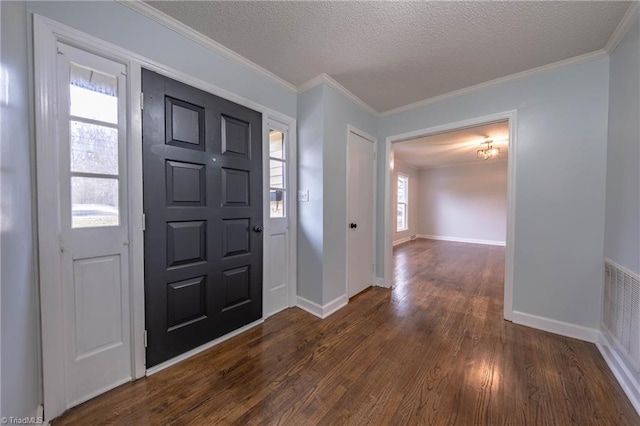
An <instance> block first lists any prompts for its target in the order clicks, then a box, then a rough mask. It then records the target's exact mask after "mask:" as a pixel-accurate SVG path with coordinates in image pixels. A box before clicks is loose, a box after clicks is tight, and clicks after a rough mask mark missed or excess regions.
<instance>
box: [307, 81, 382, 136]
mask: <svg viewBox="0 0 640 426" xmlns="http://www.w3.org/2000/svg"><path fill="white" fill-rule="evenodd" d="M323 83H324V84H326V85H327V86H329V87H331V88H332V89H334V90H336V91H337V92H338V93H340V94H341V95H342V96H344V97H345V98H347V99H349V100H350V101H351V102H353V103H355V104H356V105H358V106H359V107H360V108H362V109H363V110H365V111H367V112H368V113H369V114H372V115H374V116H376V117H378V116H379V115H380V114H379V113H378V111H376V110H375V109H373V108H372V107H371V106H370V105H369V104H368V103H366V102H365V101H363V100H362V99H360V98H359V97H357V96H356V95H354V94H353V93H352V92H351V91H349V89H347V88H346V87H344V86H343V85H342V84H340V83H338V82H337V81H335V80H334V79H333V78H331V77H330V76H329V75H328V74H325V73H322V74H319V75H317V76H315V77H313V78H312V79H311V80H309V81H307V82H306V83H303V84H301V85H300V86H298V94H300V93H303V92H306V91H307V90H309V89H313V88H314V87H316V86H319V85H320V84H323ZM365 139H370V138H365Z"/></svg>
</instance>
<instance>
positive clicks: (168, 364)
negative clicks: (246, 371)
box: [147, 318, 264, 376]
mask: <svg viewBox="0 0 640 426" xmlns="http://www.w3.org/2000/svg"><path fill="white" fill-rule="evenodd" d="M263 322H264V319H263V318H260V319H259V320H258V321H254V322H252V323H249V324H247V325H245V326H244V327H240V328H239V329H237V330H233V331H232V332H231V333H228V334H225V335H224V336H221V337H218V338H217V339H215V340H212V341H210V342H208V343H205V344H204V345H202V346H198V347H197V348H195V349H191V350H190V351H189V352H185V353H183V354H181V355H178V356H177V357H175V358H171V359H169V360H167V361H165V362H163V363H160V364H158V365H154V366H153V367H151V368H147V376H151V375H152V374H156V373H157V372H158V371H162V370H164V369H165V368H168V367H171V366H172V365H175V364H177V363H179V362H180V361H184V360H185V359H187V358H191V357H192V356H194V355H196V354H199V353H200V352H202V351H206V350H207V349H209V348H212V347H214V346H216V345H219V344H220V343H222V342H224V341H225V340H229V339H231V338H232V337H235V336H237V335H238V334H240V333H244V332H245V331H247V330H249V329H252V328H253V327H255V326H256V325H260V324H262V323H263Z"/></svg>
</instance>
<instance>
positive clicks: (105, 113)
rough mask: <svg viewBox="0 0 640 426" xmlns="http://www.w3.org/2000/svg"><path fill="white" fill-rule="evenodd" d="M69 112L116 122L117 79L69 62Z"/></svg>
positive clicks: (79, 115) (76, 115)
mask: <svg viewBox="0 0 640 426" xmlns="http://www.w3.org/2000/svg"><path fill="white" fill-rule="evenodd" d="M69 84H70V87H69V100H70V104H71V105H70V113H71V115H72V116H75V117H82V118H88V119H91V120H98V121H103V122H105V123H112V124H117V123H118V79H117V78H116V77H114V76H112V75H108V74H104V73H101V72H99V71H95V70H92V69H89V68H85V67H81V66H78V65H76V64H71V77H70V81H69Z"/></svg>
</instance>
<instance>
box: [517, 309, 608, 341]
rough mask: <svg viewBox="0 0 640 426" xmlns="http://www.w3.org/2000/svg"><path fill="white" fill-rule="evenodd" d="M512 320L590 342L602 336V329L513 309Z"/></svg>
mask: <svg viewBox="0 0 640 426" xmlns="http://www.w3.org/2000/svg"><path fill="white" fill-rule="evenodd" d="M511 320H512V321H513V322H514V323H515V324H519V325H524V326H526V327H531V328H535V329H538V330H542V331H547V332H549V333H553V334H558V335H560V336H565V337H571V338H572V339H578V340H584V341H585V342H590V343H595V342H597V341H598V337H599V336H600V331H599V330H597V329H595V328H588V327H583V326H581V325H576V324H571V323H568V322H563V321H558V320H554V319H551V318H546V317H541V316H538V315H533V314H527V313H525V312H519V311H513V313H512V318H511Z"/></svg>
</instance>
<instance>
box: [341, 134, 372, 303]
mask: <svg viewBox="0 0 640 426" xmlns="http://www.w3.org/2000/svg"><path fill="white" fill-rule="evenodd" d="M351 133H353V134H355V135H358V136H360V137H361V138H364V139H366V140H368V141H369V142H371V143H372V144H373V160H372V161H373V176H372V185H373V208H372V209H371V211H372V215H373V222H372V223H373V226H372V228H373V229H372V230H371V232H372V240H371V241H372V242H373V246H374V247H373V259H372V260H373V270H372V272H371V286H375V285H377V284H378V283H377V281H376V269H377V262H376V248H375V245H376V236H377V232H376V231H377V228H376V218H377V212H376V210H377V209H376V205H377V202H378V201H377V200H378V191H377V190H376V185H377V176H378V139H377V138H375V137H373V136H371V135H370V134H368V133H367V132H365V131H363V130H360V129H358V128H357V127H355V126H352V125H351V124H347V143H346V144H345V146H346V150H345V158H346V160H347V161H346V163H347V180H346V185H345V186H346V188H345V191H346V194H347V197H346V200H347V202H346V203H345V214H346V216H345V217H346V219H347V220H346V225H347V227H348V226H349V176H350V174H349V173H350V171H351V170H350V167H349V138H350V136H351ZM344 234H345V239H344V243H345V249H346V256H345V257H346V264H345V268H344V295H345V297H346V299H347V300H349V230H348V228H347V230H346V232H345V233H344Z"/></svg>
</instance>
